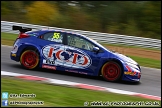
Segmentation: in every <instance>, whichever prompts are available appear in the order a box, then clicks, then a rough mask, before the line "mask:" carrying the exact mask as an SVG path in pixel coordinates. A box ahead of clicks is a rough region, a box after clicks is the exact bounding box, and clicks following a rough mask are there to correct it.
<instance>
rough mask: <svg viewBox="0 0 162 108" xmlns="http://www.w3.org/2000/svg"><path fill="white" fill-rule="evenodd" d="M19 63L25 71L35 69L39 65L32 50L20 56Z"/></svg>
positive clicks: (36, 55) (37, 56)
mask: <svg viewBox="0 0 162 108" xmlns="http://www.w3.org/2000/svg"><path fill="white" fill-rule="evenodd" d="M20 63H21V65H22V66H23V67H24V68H26V69H35V68H37V66H38V64H39V55H38V53H37V52H36V51H34V50H25V51H24V52H23V53H22V54H21V57H20Z"/></svg>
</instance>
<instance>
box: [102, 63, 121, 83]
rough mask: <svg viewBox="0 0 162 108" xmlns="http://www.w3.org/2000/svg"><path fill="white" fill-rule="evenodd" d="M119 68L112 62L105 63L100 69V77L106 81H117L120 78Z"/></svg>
mask: <svg viewBox="0 0 162 108" xmlns="http://www.w3.org/2000/svg"><path fill="white" fill-rule="evenodd" d="M121 71H122V70H121V67H120V65H119V64H118V63H116V62H114V61H109V62H107V63H105V64H104V65H103V67H102V69H101V74H102V77H103V78H104V79H105V80H107V81H118V80H119V79H120V77H121Z"/></svg>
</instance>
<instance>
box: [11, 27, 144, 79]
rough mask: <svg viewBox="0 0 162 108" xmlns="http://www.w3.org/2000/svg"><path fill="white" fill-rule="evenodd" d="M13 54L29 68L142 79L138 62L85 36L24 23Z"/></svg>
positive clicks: (105, 77)
mask: <svg viewBox="0 0 162 108" xmlns="http://www.w3.org/2000/svg"><path fill="white" fill-rule="evenodd" d="M12 29H13V30H19V31H20V34H19V36H18V38H17V39H16V41H15V43H14V46H13V49H12V51H11V54H10V57H11V59H12V60H15V61H17V62H19V61H20V63H21V65H22V66H23V67H24V68H27V69H35V68H47V69H52V70H60V71H66V72H74V73H78V74H85V75H91V76H102V77H103V78H104V79H105V80H107V81H117V80H126V81H131V82H139V81H140V77H141V69H140V66H139V65H138V63H137V62H135V61H134V60H132V59H131V58H129V57H127V56H124V55H122V54H119V53H116V52H112V51H110V50H109V49H106V48H105V47H103V46H102V45H100V44H99V43H97V42H96V41H94V40H92V39H91V38H88V37H86V36H84V35H81V34H77V33H70V32H64V31H58V30H48V29H47V30H37V31H32V28H25V27H21V26H14V25H13V27H12Z"/></svg>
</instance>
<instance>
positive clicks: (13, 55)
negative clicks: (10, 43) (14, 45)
mask: <svg viewBox="0 0 162 108" xmlns="http://www.w3.org/2000/svg"><path fill="white" fill-rule="evenodd" d="M10 58H11V60H14V61H17V62H19V61H20V59H19V57H18V56H17V55H16V53H12V52H11V53H10Z"/></svg>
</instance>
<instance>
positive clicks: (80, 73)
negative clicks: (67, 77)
mask: <svg viewBox="0 0 162 108" xmlns="http://www.w3.org/2000/svg"><path fill="white" fill-rule="evenodd" d="M65 71H66V72H73V73H79V74H85V75H87V73H86V72H79V71H75V70H65Z"/></svg>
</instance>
